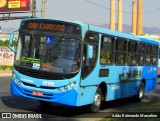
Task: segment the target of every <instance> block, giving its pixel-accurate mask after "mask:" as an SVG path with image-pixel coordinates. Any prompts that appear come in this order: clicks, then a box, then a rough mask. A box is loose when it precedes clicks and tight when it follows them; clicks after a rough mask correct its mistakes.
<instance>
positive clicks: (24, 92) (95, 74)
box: [9, 18, 159, 112]
mask: <svg viewBox="0 0 160 121" xmlns="http://www.w3.org/2000/svg"><path fill="white" fill-rule="evenodd" d="M15 32H16V33H17V32H18V33H19V37H18V39H19V40H18V46H17V48H16V49H14V48H13V47H12V42H13V38H14V34H15ZM158 46H159V43H158V42H155V41H152V40H148V39H144V38H139V37H137V36H135V35H132V34H126V33H122V32H118V31H111V30H108V29H104V28H100V27H96V26H93V25H89V24H86V23H83V22H78V21H67V20H58V19H39V18H36V19H33V18H32V19H25V20H22V21H21V23H20V27H19V28H18V29H17V30H14V31H13V32H12V33H11V36H10V43H9V47H10V49H11V50H12V51H14V52H15V60H14V65H13V74H12V78H11V94H12V95H15V96H22V97H25V98H31V99H35V100H38V101H39V102H40V104H42V105H44V106H46V105H49V104H51V103H52V102H54V103H59V104H64V105H68V106H76V107H79V106H83V105H87V107H89V108H88V109H89V111H90V112H98V111H99V110H100V107H101V104H102V102H103V101H111V100H116V99H121V98H127V97H134V99H135V100H136V101H141V100H142V98H143V95H144V93H146V92H149V91H151V90H153V89H155V88H156V83H157V74H158Z"/></svg>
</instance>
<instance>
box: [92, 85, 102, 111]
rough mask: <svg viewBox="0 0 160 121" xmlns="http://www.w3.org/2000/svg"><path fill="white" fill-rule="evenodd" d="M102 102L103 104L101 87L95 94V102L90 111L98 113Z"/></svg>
mask: <svg viewBox="0 0 160 121" xmlns="http://www.w3.org/2000/svg"><path fill="white" fill-rule="evenodd" d="M101 104H102V90H101V88H98V89H97V91H96V93H95V96H94V102H93V104H91V106H90V108H89V111H90V112H91V113H97V112H98V111H99V110H100V108H101Z"/></svg>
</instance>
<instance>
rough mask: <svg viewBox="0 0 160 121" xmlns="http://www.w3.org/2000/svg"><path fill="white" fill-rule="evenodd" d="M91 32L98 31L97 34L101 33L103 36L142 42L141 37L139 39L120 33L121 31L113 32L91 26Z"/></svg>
mask: <svg viewBox="0 0 160 121" xmlns="http://www.w3.org/2000/svg"><path fill="white" fill-rule="evenodd" d="M89 30H92V31H97V32H100V33H103V34H108V35H112V36H116V37H122V38H127V39H131V40H137V41H140V39H139V37H137V36H135V35H133V34H127V33H123V32H119V31H113V30H109V29H105V28H101V27H97V26H94V25H89Z"/></svg>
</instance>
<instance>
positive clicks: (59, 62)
mask: <svg viewBox="0 0 160 121" xmlns="http://www.w3.org/2000/svg"><path fill="white" fill-rule="evenodd" d="M15 60H16V61H15V65H18V66H23V67H27V68H31V69H36V70H41V71H50V72H55V73H72V72H76V71H78V69H79V64H80V40H78V39H74V38H70V39H68V38H62V37H61V38H59V37H56V36H43V35H38V34H33V33H30V34H26V33H25V34H23V33H21V34H20V36H19V42H18V46H17V54H16V58H15Z"/></svg>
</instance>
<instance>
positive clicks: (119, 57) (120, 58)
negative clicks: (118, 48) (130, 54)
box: [116, 53, 126, 65]
mask: <svg viewBox="0 0 160 121" xmlns="http://www.w3.org/2000/svg"><path fill="white" fill-rule="evenodd" d="M125 60H126V59H125V53H116V64H117V65H124V64H126V62H125Z"/></svg>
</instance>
